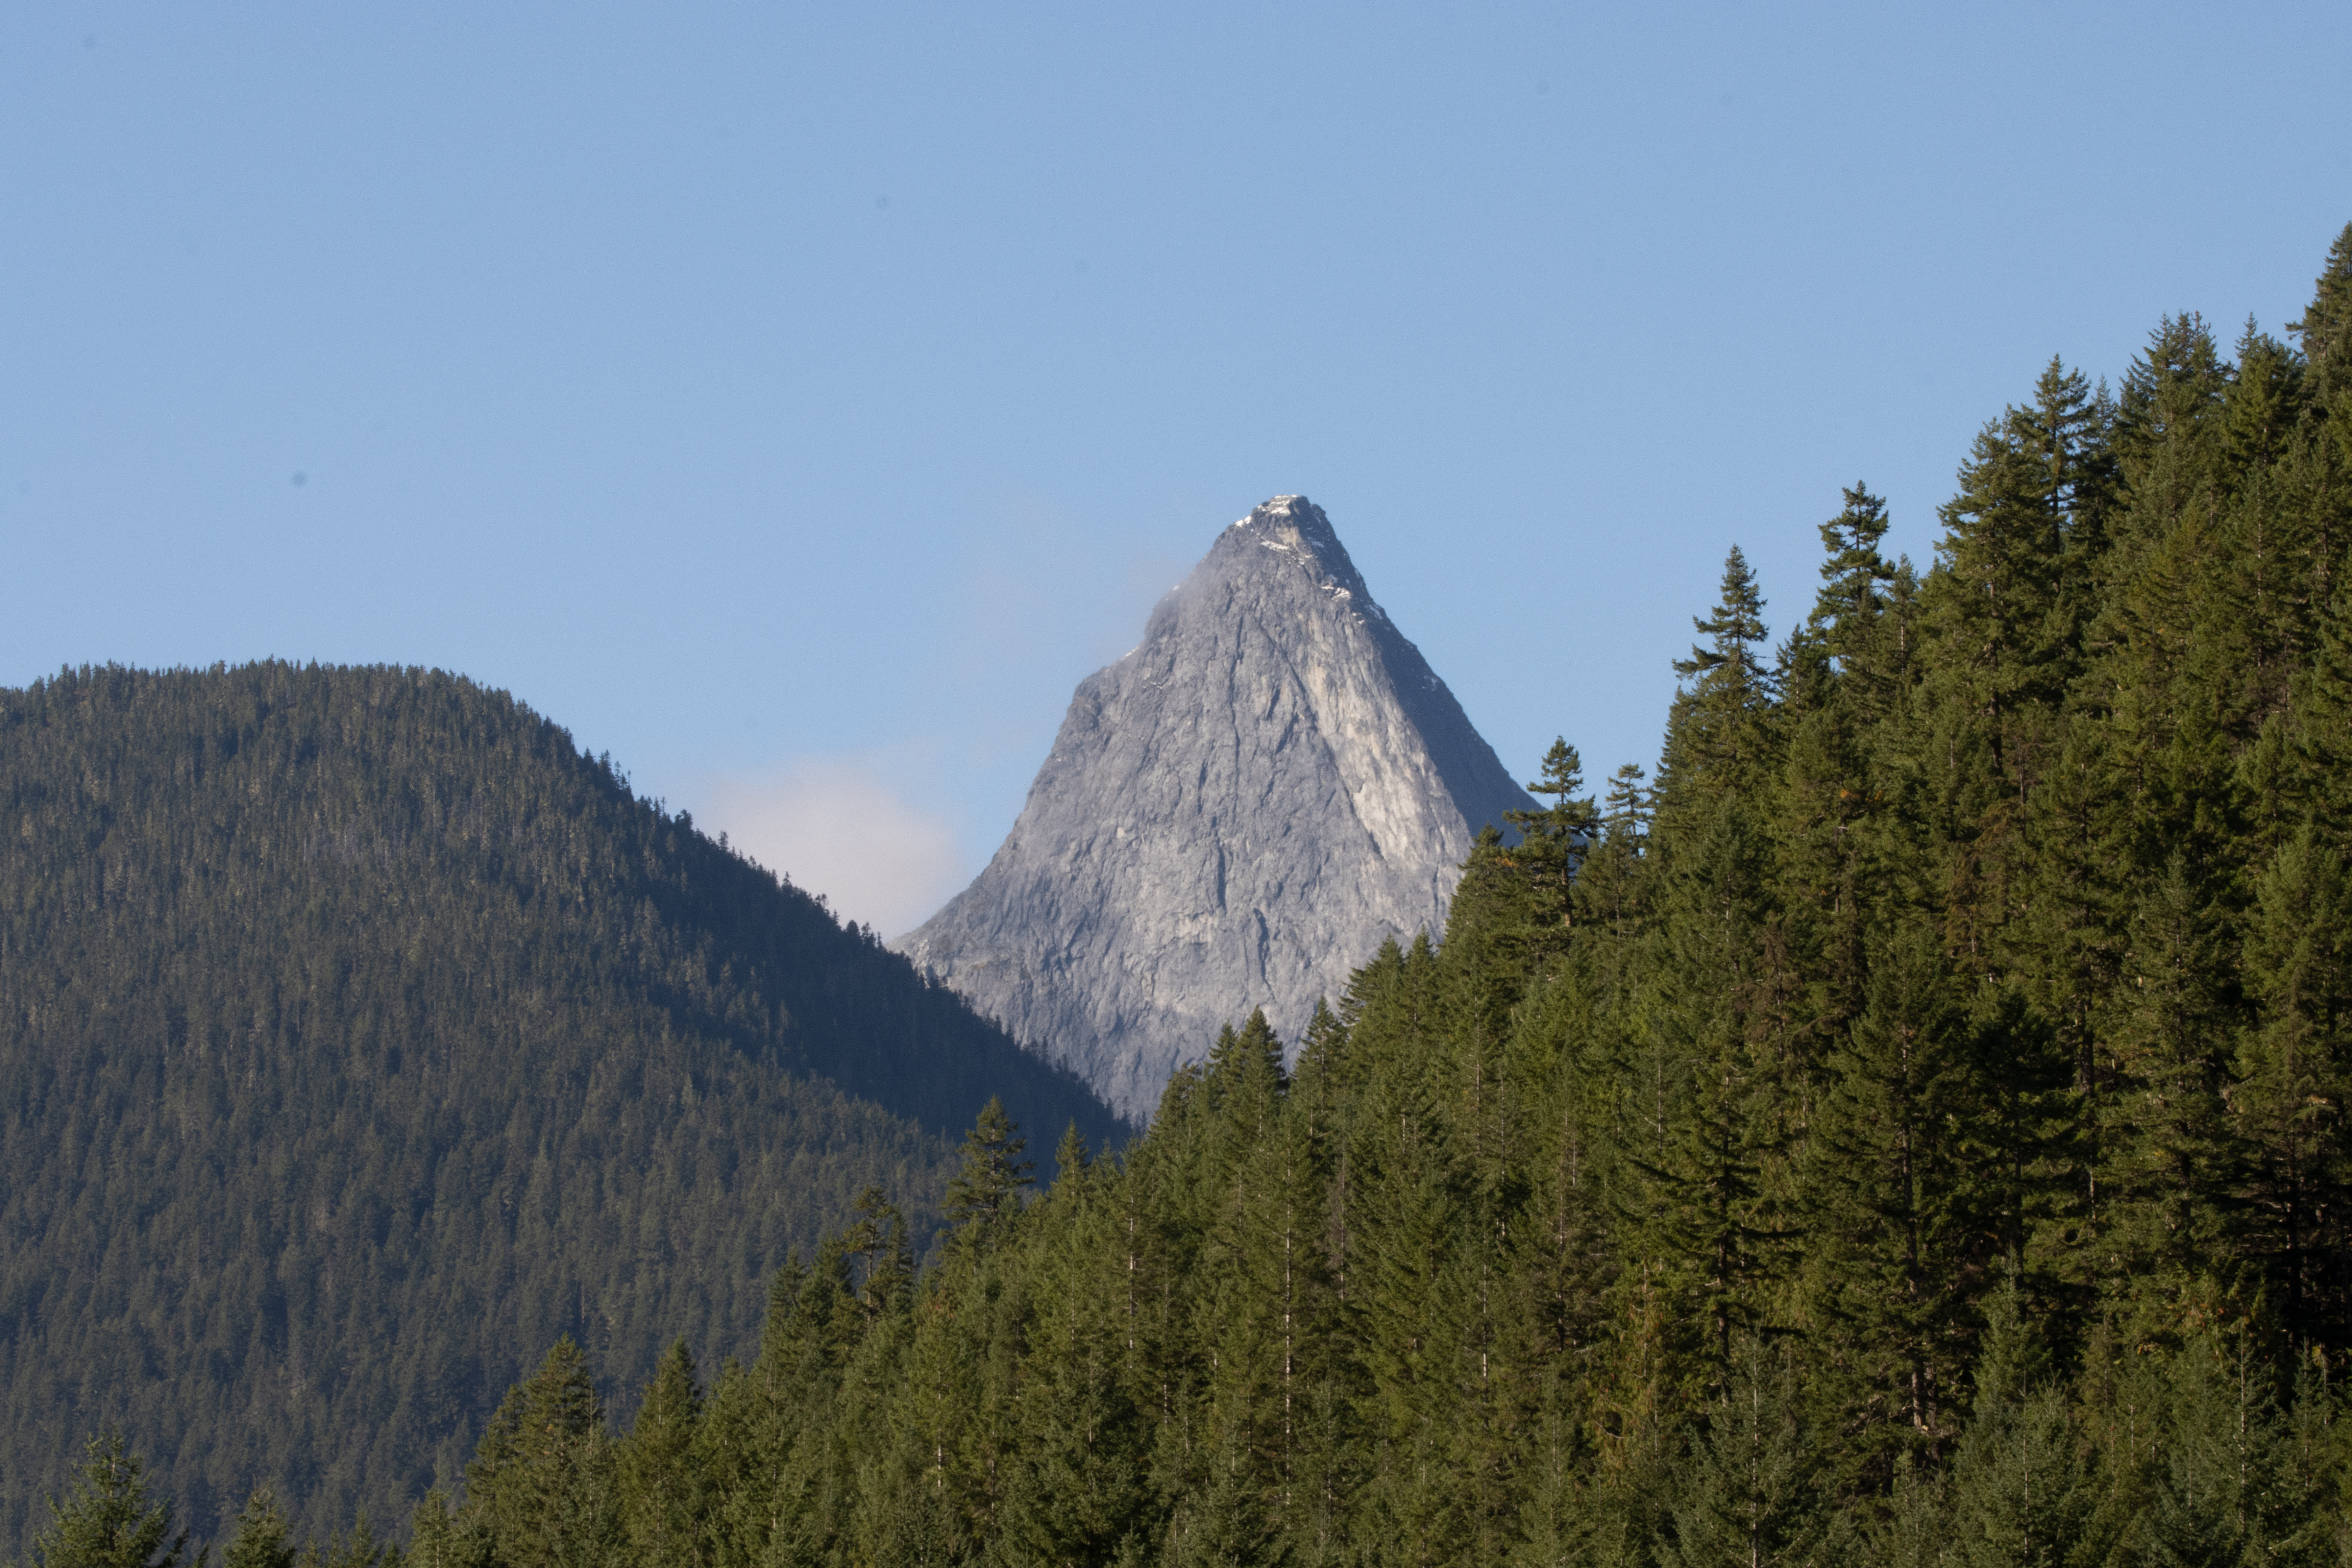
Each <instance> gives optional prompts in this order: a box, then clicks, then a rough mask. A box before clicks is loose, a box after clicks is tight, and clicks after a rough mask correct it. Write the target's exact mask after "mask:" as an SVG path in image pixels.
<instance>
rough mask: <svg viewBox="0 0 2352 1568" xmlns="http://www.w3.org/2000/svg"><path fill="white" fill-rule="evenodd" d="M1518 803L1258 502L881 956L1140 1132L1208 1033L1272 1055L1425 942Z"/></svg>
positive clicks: (1341, 553) (1068, 723) (1337, 583)
mask: <svg viewBox="0 0 2352 1568" xmlns="http://www.w3.org/2000/svg"><path fill="white" fill-rule="evenodd" d="M1533 804H1534V803H1533V802H1532V801H1530V800H1529V799H1528V795H1527V792H1526V791H1524V790H1522V789H1521V788H1520V787H1519V786H1518V784H1517V783H1515V782H1514V781H1513V779H1512V777H1511V775H1510V773H1508V772H1507V770H1506V769H1505V768H1504V767H1503V764H1502V763H1500V762H1499V761H1497V760H1496V756H1495V752H1494V749H1493V748H1492V747H1491V746H1489V745H1487V744H1486V741H1485V740H1484V739H1483V738H1481V737H1480V735H1479V734H1478V731H1476V730H1475V729H1474V728H1473V727H1472V726H1471V723H1470V720H1469V718H1468V716H1467V715H1465V713H1464V712H1463V711H1462V705H1461V704H1460V703H1459V702H1457V701H1455V700H1454V694H1453V692H1451V691H1449V690H1448V689H1446V686H1445V683H1444V681H1443V680H1441V679H1438V677H1437V673H1436V671H1434V670H1433V669H1432V668H1430V667H1429V662H1428V661H1427V660H1426V659H1424V658H1422V656H1421V650H1420V649H1418V648H1416V647H1413V645H1412V643H1411V642H1410V641H1408V640H1407V639H1406V638H1405V637H1404V635H1403V634H1402V632H1400V631H1399V630H1398V629H1397V628H1396V626H1395V624H1394V623H1393V622H1391V620H1390V619H1389V617H1388V615H1387V612H1385V611H1383V610H1382V609H1381V607H1380V605H1377V604H1375V603H1374V602H1373V600H1372V595H1371V590H1370V588H1368V587H1367V586H1366V585H1365V584H1364V579H1363V577H1362V575H1361V574H1359V573H1358V572H1357V570H1356V567H1355V563H1353V562H1352V561H1350V560H1349V558H1348V552H1347V550H1346V548H1345V547H1344V546H1342V545H1341V544H1340V542H1339V535H1338V534H1337V533H1335V532H1334V531H1332V528H1331V523H1330V520H1329V519H1328V518H1327V517H1326V516H1325V515H1324V513H1323V509H1322V508H1320V507H1318V506H1317V505H1316V504H1315V503H1314V502H1312V501H1310V500H1307V498H1306V497H1305V496H1276V497H1275V498H1274V499H1273V500H1269V501H1267V502H1266V503H1265V505H1263V506H1261V507H1258V508H1257V509H1255V510H1253V511H1252V512H1251V513H1250V514H1249V516H1247V517H1245V518H1244V519H1242V520H1241V521H1239V522H1236V523H1234V525H1233V526H1232V527H1230V528H1228V529H1225V530H1224V531H1223V533H1221V534H1220V535H1219V537H1218V539H1217V542H1216V543H1215V544H1214V545H1213V546H1212V547H1211V548H1210V550H1209V552H1208V554H1207V556H1205V557H1204V558H1203V559H1202V562H1201V563H1200V564H1199V565H1198V566H1196V567H1194V568H1193V570H1192V574H1190V575H1189V576H1187V577H1186V578H1185V580H1184V581H1183V582H1182V583H1181V584H1178V585H1177V587H1176V589H1175V590H1174V591H1173V592H1172V593H1171V594H1170V595H1168V596H1167V597H1166V598H1164V599H1162V600H1161V601H1160V605H1158V607H1157V608H1155V609H1154V610H1153V611H1152V613H1151V617H1150V622H1149V623H1148V624H1147V625H1146V626H1145V627H1144V632H1143V640H1142V641H1141V642H1140V643H1139V644H1138V645H1137V646H1136V647H1135V648H1134V649H1132V650H1131V651H1129V653H1128V654H1127V655H1126V656H1125V657H1124V658H1120V659H1119V660H1118V662H1117V663H1116V664H1113V665H1111V666H1110V667H1109V668H1106V669H1102V670H1098V671H1097V672H1096V673H1095V674H1093V675H1091V676H1089V677H1088V678H1087V679H1086V680H1085V681H1084V682H1083V683H1082V684H1081V685H1080V686H1079V687H1078V689H1077V694H1076V696H1075V697H1073V698H1072V699H1071V700H1070V709H1069V713H1068V715H1067V716H1066V718H1064V720H1063V721H1062V728H1061V731H1060V733H1059V734H1057V735H1056V736H1055V738H1054V750H1053V752H1052V754H1051V755H1050V756H1048V757H1047V758H1046V760H1045V765H1044V766H1043V767H1042V768H1040V769H1039V770H1038V772H1037V777H1036V780H1035V782H1034V783H1033V784H1031V785H1030V788H1029V798H1028V801H1027V803H1026V804H1025V805H1024V806H1023V807H1022V811H1021V816H1020V819H1019V820H1018V821H1017V822H1015V823H1014V824H1013V831H1012V832H1011V833H1010V834H1008V835H1007V836H1006V837H1005V840H1004V844H1003V847H1001V848H999V849H998V850H997V852H996V855H995V857H994V858H992V860H990V862H989V864H988V867H987V868H986V869H984V870H983V871H982V873H981V874H980V876H979V877H978V878H977V879H974V881H973V882H972V884H971V887H969V888H967V889H964V891H962V892H961V893H960V894H958V895H957V896H956V897H955V899H954V900H952V901H950V903H949V904H948V906H947V907H946V908H945V909H943V910H940V912H939V913H938V914H936V915H934V916H932V917H931V919H930V920H929V921H926V922H925V923H924V924H923V925H922V926H921V927H920V928H919V930H917V931H913V932H912V933H910V934H908V936H906V937H904V938H902V939H900V940H899V942H898V943H896V944H895V945H897V946H898V948H899V949H900V950H901V951H903V952H906V953H907V954H908V956H909V957H911V958H913V959H914V960H915V962H916V963H918V964H919V965H920V966H921V967H922V968H923V970H924V971H925V972H926V973H930V974H935V975H937V976H938V977H939V978H940V980H941V981H943V982H944V983H945V984H948V985H950V986H952V987H953V988H954V989H955V990H956V991H957V992H958V993H959V994H962V995H964V996H966V997H969V998H970V999H971V1003H972V1005H974V1006H975V1007H977V1008H978V1009H979V1010H980V1011H981V1012H982V1013H984V1014H987V1015H988V1016H991V1017H994V1018H999V1019H1002V1020H1003V1022H1004V1024H1005V1026H1006V1027H1007V1028H1009V1029H1011V1030H1012V1031H1013V1034H1014V1035H1016V1036H1017V1037H1020V1038H1021V1039H1023V1040H1024V1041H1025V1042H1028V1043H1030V1044H1031V1045H1033V1046H1034V1047H1035V1048H1037V1049H1038V1050H1040V1051H1042V1052H1043V1053H1045V1055H1046V1056H1048V1057H1049V1058H1052V1059H1054V1060H1056V1061H1062V1062H1066V1063H1068V1064H1069V1066H1070V1067H1071V1068H1074V1069H1075V1070H1076V1071H1077V1072H1079V1073H1080V1074H1082V1075H1083V1076H1084V1077H1085V1078H1086V1079H1087V1082H1088V1083H1090V1084H1091V1085H1093V1086H1094V1087H1095V1089H1097V1091H1098V1092H1100V1093H1101V1095H1102V1096H1103V1098H1104V1099H1106V1100H1108V1101H1110V1102H1111V1103H1112V1104H1113V1105H1115V1106H1117V1107H1118V1108H1119V1109H1120V1110H1123V1111H1124V1112H1126V1113H1127V1114H1128V1115H1129V1116H1131V1117H1133V1118H1135V1119H1137V1120H1139V1121H1140V1120H1141V1119H1142V1118H1143V1117H1145V1116H1148V1115H1149V1114H1150V1110H1151V1107H1152V1106H1153V1105H1154V1104H1155V1103H1156V1102H1157V1101H1158V1100H1159V1098H1160V1089H1161V1088H1162V1087H1163V1086H1164V1085H1165V1084H1166V1083H1167V1082H1168V1075H1169V1074H1170V1073H1171V1072H1173V1071H1174V1070H1175V1068H1176V1066H1177V1064H1178V1063H1179V1062H1181V1061H1185V1060H1198V1059H1199V1058H1200V1056H1201V1053H1202V1051H1203V1050H1204V1049H1206V1047H1207V1042H1208V1041H1209V1039H1210V1038H1211V1037H1213V1036H1214V1035H1215V1034H1216V1031H1217V1029H1218V1026H1220V1025H1223V1024H1225V1023H1228V1022H1231V1021H1233V1020H1235V1019H1237V1018H1241V1017H1244V1016H1247V1015H1248V1013H1249V1012H1250V1010H1251V1009H1252V1008H1253V1007H1263V1008H1264V1009H1265V1012H1266V1014H1267V1016H1269V1017H1271V1018H1272V1019H1273V1020H1274V1022H1275V1024H1276V1026H1277V1027H1279V1028H1281V1029H1283V1030H1284V1031H1286V1032H1289V1033H1294V1034H1295V1033H1296V1032H1297V1031H1298V1030H1300V1029H1303V1028H1305V1027H1306V1025H1307V1018H1308V1016H1310V1015H1311V1014H1312V1013H1313V1011H1314V1008H1315V1004H1316V1002H1317V1001H1318V998H1321V997H1324V996H1329V995H1336V994H1338V993H1339V988H1340V987H1341V986H1343V985H1345V984H1347V980H1348V974H1349V971H1350V970H1352V969H1354V968H1355V967H1356V966H1357V965H1358V964H1360V963H1363V962H1364V961H1365V960H1366V959H1369V958H1370V957H1371V955H1372V954H1373V952H1376V951H1378V949H1379V947H1380V945H1381V942H1383V941H1384V940H1388V939H1391V938H1395V939H1398V940H1401V941H1404V942H1411V941H1412V939H1413V937H1414V936H1415V935H1416V934H1418V933H1419V932H1421V931H1440V930H1442V929H1444V923H1445V907H1446V900H1448V899H1449V898H1451V897H1452V896H1453V892H1454V879H1455V878H1456V877H1458V876H1460V875H1461V869H1462V861H1463V858H1464V857H1465V856H1466V855H1468V854H1469V852H1470V846H1471V843H1472V841H1473V840H1474V839H1475V837H1477V835H1478V831H1479V829H1480V828H1482V827H1484V826H1488V825H1490V824H1493V825H1497V826H1499V825H1501V824H1503V823H1504V821H1505V819H1506V817H1507V816H1508V815H1509V814H1510V813H1512V812H1515V811H1520V810H1524V809H1526V808H1527V807H1528V806H1529V805H1533Z"/></svg>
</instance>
